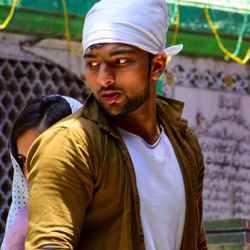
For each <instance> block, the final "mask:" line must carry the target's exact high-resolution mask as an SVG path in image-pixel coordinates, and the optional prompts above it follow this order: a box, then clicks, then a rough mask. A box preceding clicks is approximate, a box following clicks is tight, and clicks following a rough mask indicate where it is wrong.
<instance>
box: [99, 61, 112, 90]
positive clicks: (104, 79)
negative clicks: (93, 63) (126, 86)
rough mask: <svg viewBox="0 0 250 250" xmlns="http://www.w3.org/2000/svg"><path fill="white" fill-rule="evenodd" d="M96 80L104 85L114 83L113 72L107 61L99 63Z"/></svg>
mask: <svg viewBox="0 0 250 250" xmlns="http://www.w3.org/2000/svg"><path fill="white" fill-rule="evenodd" d="M97 82H98V83H99V84H100V85H102V86H104V87H107V86H109V85H113V84H114V83H115V76H114V72H113V70H112V68H111V67H110V66H109V65H108V64H107V63H101V64H100V67H99V71H98V76H97Z"/></svg>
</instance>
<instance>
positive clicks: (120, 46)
mask: <svg viewBox="0 0 250 250" xmlns="http://www.w3.org/2000/svg"><path fill="white" fill-rule="evenodd" d="M102 48H104V49H107V50H108V51H115V50H117V51H119V50H120V51H127V52H133V51H134V52H135V51H136V50H140V49H139V48H136V47H135V46H133V45H129V44H124V43H98V44H93V45H91V46H89V47H88V48H87V49H86V51H85V53H84V56H85V55H88V54H92V53H94V52H98V50H99V49H102Z"/></svg>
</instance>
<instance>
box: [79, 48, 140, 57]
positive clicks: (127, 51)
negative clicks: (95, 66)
mask: <svg viewBox="0 0 250 250" xmlns="http://www.w3.org/2000/svg"><path fill="white" fill-rule="evenodd" d="M135 53H136V52H135V51H134V50H128V49H120V50H116V51H113V52H111V53H109V57H111V56H117V55H122V54H135ZM96 57H97V56H96V55H95V54H93V53H91V52H89V53H88V52H87V53H85V54H84V55H83V58H96Z"/></svg>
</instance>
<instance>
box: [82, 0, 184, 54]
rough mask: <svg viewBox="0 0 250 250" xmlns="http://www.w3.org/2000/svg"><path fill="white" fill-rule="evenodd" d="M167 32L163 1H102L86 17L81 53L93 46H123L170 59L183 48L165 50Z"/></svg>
mask: <svg viewBox="0 0 250 250" xmlns="http://www.w3.org/2000/svg"><path fill="white" fill-rule="evenodd" d="M167 30H168V10H167V6H166V2H165V0H101V1H100V2H98V3H96V4H95V5H94V6H93V7H92V9H91V10H90V11H89V13H88V15H87V16H86V19H85V23H84V28H83V39H82V43H83V48H84V52H85V51H86V49H87V48H88V47H89V46H91V45H94V44H99V43H124V44H129V45H134V46H136V47H138V48H140V49H142V50H144V51H147V52H149V53H152V54H154V55H155V54H157V53H160V52H163V51H164V52H165V53H166V55H167V56H173V55H175V54H177V53H178V52H179V51H180V50H182V47H183V45H176V46H172V47H169V48H167V49H166V50H164V49H165V44H166V33H167Z"/></svg>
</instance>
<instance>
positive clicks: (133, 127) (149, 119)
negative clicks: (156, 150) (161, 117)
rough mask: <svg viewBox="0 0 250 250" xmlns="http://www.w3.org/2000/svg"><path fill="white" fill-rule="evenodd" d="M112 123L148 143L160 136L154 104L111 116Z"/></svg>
mask: <svg viewBox="0 0 250 250" xmlns="http://www.w3.org/2000/svg"><path fill="white" fill-rule="evenodd" d="M113 121H114V123H115V124H116V125H117V126H119V127H121V128H122V129H124V130H127V131H128V132H130V133H133V134H136V135H138V136H140V137H141V138H143V139H144V140H145V141H146V142H147V143H148V144H151V145H152V144H154V143H155V142H156V141H157V140H158V138H159V136H160V125H159V122H158V120H157V116H156V105H155V104H154V105H151V107H147V109H146V110H143V109H142V110H140V109H139V110H136V111H135V112H133V113H130V114H127V115H122V116H119V117H114V118H113Z"/></svg>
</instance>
